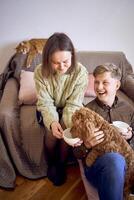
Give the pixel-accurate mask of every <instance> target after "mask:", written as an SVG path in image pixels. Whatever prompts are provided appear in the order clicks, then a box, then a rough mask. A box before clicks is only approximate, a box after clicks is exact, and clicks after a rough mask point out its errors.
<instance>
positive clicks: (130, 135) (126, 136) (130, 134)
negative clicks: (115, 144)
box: [121, 127, 132, 140]
mask: <svg viewBox="0 0 134 200" xmlns="http://www.w3.org/2000/svg"><path fill="white" fill-rule="evenodd" d="M121 134H122V136H123V137H124V138H125V139H126V140H129V139H130V138H131V137H132V128H131V127H129V128H128V131H127V132H122V133H121Z"/></svg>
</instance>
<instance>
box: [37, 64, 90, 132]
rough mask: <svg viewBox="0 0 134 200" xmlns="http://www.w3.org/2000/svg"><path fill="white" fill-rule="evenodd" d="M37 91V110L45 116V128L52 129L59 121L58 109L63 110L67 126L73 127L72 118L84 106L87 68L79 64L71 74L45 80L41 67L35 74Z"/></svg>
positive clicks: (58, 75) (53, 76)
mask: <svg viewBox="0 0 134 200" xmlns="http://www.w3.org/2000/svg"><path fill="white" fill-rule="evenodd" d="M34 80H35V85H36V90H37V96H38V101H37V110H38V111H40V112H41V114H42V116H43V122H44V124H45V126H46V127H47V128H48V129H50V125H51V123H52V122H53V121H59V116H58V113H57V108H63V114H62V119H63V122H64V124H65V126H66V127H67V128H68V127H71V117H72V114H73V113H74V112H75V110H76V109H79V108H80V107H81V106H82V102H83V99H84V93H85V90H86V87H87V84H88V72H87V70H86V68H85V67H84V66H83V65H82V64H80V63H77V67H76V69H75V70H74V71H73V72H72V73H71V74H63V75H61V74H55V75H51V76H49V77H48V78H44V77H43V76H42V73H41V65H39V66H37V67H36V69H35V72H34Z"/></svg>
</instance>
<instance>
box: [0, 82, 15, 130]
mask: <svg viewBox="0 0 134 200" xmlns="http://www.w3.org/2000/svg"><path fill="white" fill-rule="evenodd" d="M18 91H19V85H18V82H17V80H16V79H15V78H10V79H8V80H7V82H6V84H5V87H4V90H3V94H2V98H1V101H0V124H1V128H2V127H3V124H4V120H5V117H3V116H9V115H11V116H10V117H13V116H14V115H16V114H17V113H18V112H17V109H18ZM14 117H15V116H14ZM15 118H16V117H15Z"/></svg>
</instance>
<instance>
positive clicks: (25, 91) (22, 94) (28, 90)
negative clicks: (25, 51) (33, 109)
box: [19, 70, 37, 104]
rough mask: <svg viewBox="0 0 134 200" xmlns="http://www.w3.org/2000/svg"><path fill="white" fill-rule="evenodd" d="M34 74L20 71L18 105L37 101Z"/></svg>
mask: <svg viewBox="0 0 134 200" xmlns="http://www.w3.org/2000/svg"><path fill="white" fill-rule="evenodd" d="M33 76H34V72H30V71H24V70H21V74H20V90H19V103H20V104H34V103H35V102H36V101H37V94H36V89H35V82H34V78H33Z"/></svg>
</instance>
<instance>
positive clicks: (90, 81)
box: [85, 74, 96, 97]
mask: <svg viewBox="0 0 134 200" xmlns="http://www.w3.org/2000/svg"><path fill="white" fill-rule="evenodd" d="M85 96H86V97H95V96H96V94H95V91H94V76H93V74H89V75H88V86H87V89H86V91H85Z"/></svg>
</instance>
